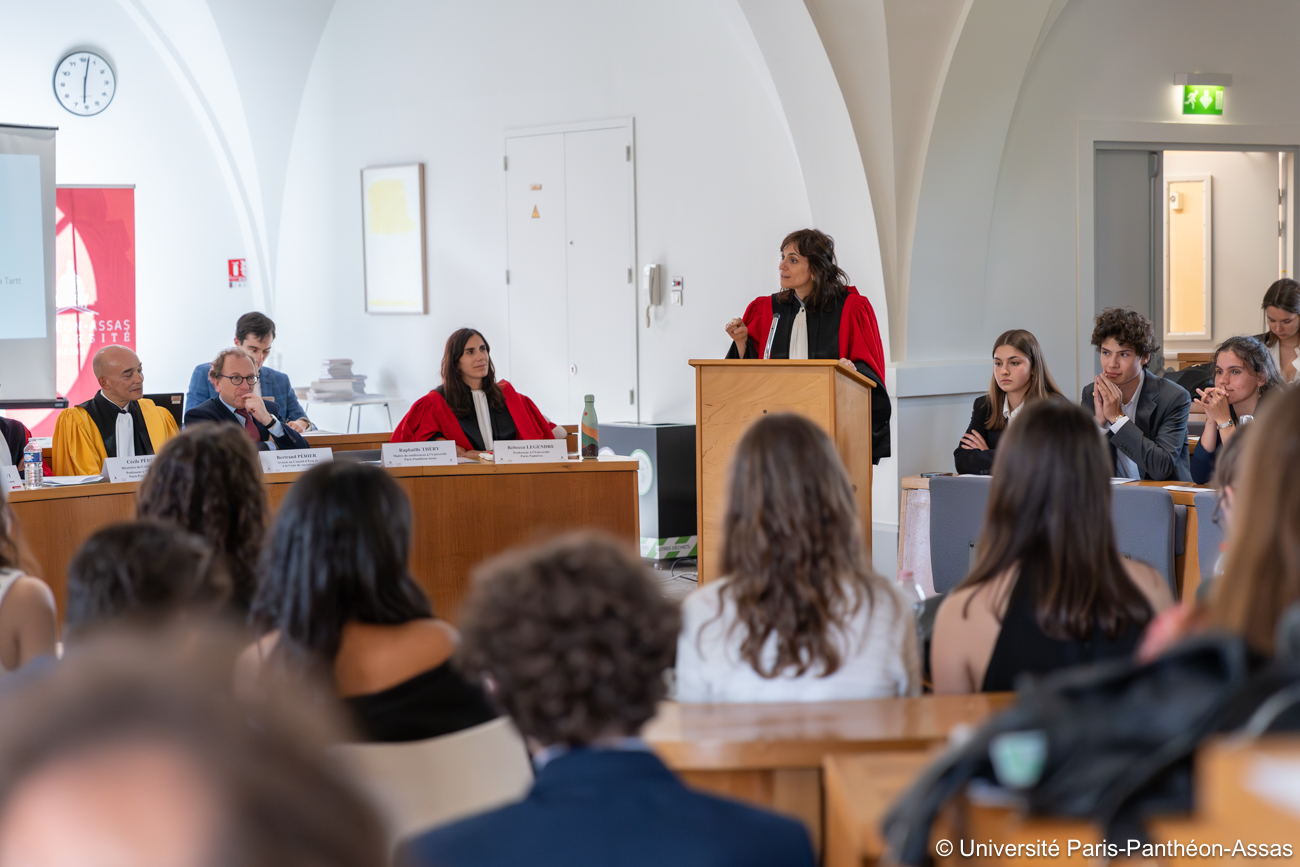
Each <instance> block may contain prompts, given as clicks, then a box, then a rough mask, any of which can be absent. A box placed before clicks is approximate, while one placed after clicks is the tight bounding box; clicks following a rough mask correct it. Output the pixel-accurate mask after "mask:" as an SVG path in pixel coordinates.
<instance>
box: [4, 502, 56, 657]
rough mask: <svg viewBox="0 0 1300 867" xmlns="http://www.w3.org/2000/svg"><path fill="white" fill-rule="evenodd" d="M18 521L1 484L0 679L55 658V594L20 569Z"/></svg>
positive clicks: (43, 583) (41, 582)
mask: <svg viewBox="0 0 1300 867" xmlns="http://www.w3.org/2000/svg"><path fill="white" fill-rule="evenodd" d="M19 556H20V555H19V543H18V530H17V522H16V521H15V520H14V514H13V512H11V511H10V510H9V490H8V488H7V487H6V486H4V485H0V677H3V676H4V675H5V674H7V673H9V672H11V671H15V670H17V669H19V668H22V667H23V666H24V665H26V664H27V663H29V662H31V661H32V660H33V659H35V658H36V657H38V656H50V657H53V656H54V655H55V652H56V649H57V646H58V641H59V620H58V615H57V614H56V613H55V610H54V594H53V593H51V592H50V588H49V587H47V586H46V584H45V582H44V581H42V580H41V579H39V578H33V577H32V576H31V575H27V574H24V573H23V571H22V569H20V568H19V564H20V559H19Z"/></svg>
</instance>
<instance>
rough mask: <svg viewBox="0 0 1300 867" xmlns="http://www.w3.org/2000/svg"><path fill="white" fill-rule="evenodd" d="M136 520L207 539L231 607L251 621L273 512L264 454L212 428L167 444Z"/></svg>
mask: <svg viewBox="0 0 1300 867" xmlns="http://www.w3.org/2000/svg"><path fill="white" fill-rule="evenodd" d="M136 514H137V515H138V516H139V517H141V518H156V519H158V520H162V521H170V522H171V523H174V524H177V525H178V526H180V527H181V529H184V530H188V531H190V532H191V533H196V534H198V535H200V536H202V537H203V538H205V539H207V540H208V544H210V545H211V546H212V548H213V550H214V551H215V552H216V553H217V555H218V556H219V557H220V558H221V559H222V560H223V562H224V565H225V568H226V571H227V572H228V573H229V574H230V580H231V584H232V593H231V597H230V604H231V607H233V608H234V609H235V610H236V611H237V612H238V613H240V614H247V613H248V607H249V605H250V604H251V603H252V601H253V593H254V591H256V589H257V574H258V573H257V569H258V559H259V558H260V557H261V554H262V542H263V540H264V539H265V538H266V517H267V506H266V488H265V487H264V486H263V485H262V469H261V466H260V465H259V463H258V460H257V452H256V450H255V449H254V447H253V444H252V442H251V441H250V440H249V439H248V436H247V435H246V434H245V433H244V431H243V430H242V429H240V428H239V426H237V425H233V424H230V425H225V424H213V423H206V422H205V423H202V424H195V425H190V426H189V427H186V428H185V430H183V431H182V432H181V433H180V434H178V435H177V436H175V437H172V439H170V440H168V442H167V444H166V445H165V446H163V448H162V451H160V452H158V457H156V458H155V459H154V462H153V464H152V465H151V466H150V467H149V472H148V474H147V475H146V476H145V477H144V481H143V482H141V483H140V490H139V492H138V493H137V494H136Z"/></svg>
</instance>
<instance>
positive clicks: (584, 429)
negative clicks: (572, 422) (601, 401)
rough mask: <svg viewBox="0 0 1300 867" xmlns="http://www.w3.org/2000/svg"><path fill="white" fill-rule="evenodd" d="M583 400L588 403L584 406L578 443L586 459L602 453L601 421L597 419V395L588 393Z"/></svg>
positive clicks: (583, 457)
mask: <svg viewBox="0 0 1300 867" xmlns="http://www.w3.org/2000/svg"><path fill="white" fill-rule="evenodd" d="M583 400H584V401H585V402H586V403H585V405H584V406H583V408H582V423H581V424H580V425H579V434H578V443H579V445H580V447H581V448H582V459H583V460H584V461H585V460H587V459H588V458H595V457H597V456H599V455H600V422H598V421H596V395H594V394H589V395H586V396H585V397H583Z"/></svg>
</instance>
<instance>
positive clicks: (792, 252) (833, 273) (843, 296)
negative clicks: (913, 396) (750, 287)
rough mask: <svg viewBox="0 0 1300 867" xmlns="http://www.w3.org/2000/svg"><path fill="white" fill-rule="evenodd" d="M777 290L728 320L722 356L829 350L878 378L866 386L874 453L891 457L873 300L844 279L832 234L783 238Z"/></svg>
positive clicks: (822, 354)
mask: <svg viewBox="0 0 1300 867" xmlns="http://www.w3.org/2000/svg"><path fill="white" fill-rule="evenodd" d="M777 271H778V272H779V274H780V277H781V291H780V292H777V293H776V294H774V295H763V296H760V297H758V298H755V299H754V300H753V301H752V302H750V305H749V307H748V308H746V310H745V315H744V317H743V318H740V319H733V320H731V321H730V322H728V323H727V336H728V337H730V338H731V340H732V346H731V349H730V350H729V351H728V352H727V358H755V359H757V358H763V359H776V358H781V359H786V358H830V359H839V362H840V364H842V365H844V366H845V367H847V368H849V369H851V370H856V371H857V372H858V373H860V374H862V375H863V376H865V377H867V378H868V379H870V380H871V381H872V382H874V383H875V384H876V387H875V388H873V389H872V390H871V428H872V430H871V461H872V463H878V462H879V461H880V459H881V458H887V457H889V453H890V450H889V417H890V406H889V395H888V394H887V393H886V392H885V376H884V372H885V352H884V349H883V348H881V345H880V329H879V328H878V327H877V325H876V312H875V310H873V309H872V308H871V302H870V301H868V300H867V299H866V298H864V297H863V296H861V295H859V294H858V290H857V289H855V288H854V287H852V286H849V285H848V275H847V274H845V273H844V272H843V271H841V270H840V267H839V265H837V264H836V262H835V241H834V240H833V239H832V238H831V236H830V235H827V234H826V233H825V232H819V231H817V230H816V229H800V230H799V231H797V232H791V233H790V234H789V235H786V237H785V240H784V241H782V242H781V264H780V266H779V267H778V268H777Z"/></svg>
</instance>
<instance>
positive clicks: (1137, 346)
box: [1092, 307, 1160, 366]
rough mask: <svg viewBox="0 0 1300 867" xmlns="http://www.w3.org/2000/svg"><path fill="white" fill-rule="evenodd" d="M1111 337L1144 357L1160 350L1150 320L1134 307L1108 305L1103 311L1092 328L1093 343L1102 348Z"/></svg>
mask: <svg viewBox="0 0 1300 867" xmlns="http://www.w3.org/2000/svg"><path fill="white" fill-rule="evenodd" d="M1109 337H1113V338H1115V342H1116V343H1118V344H1119V345H1120V346H1129V347H1132V349H1133V351H1134V352H1136V353H1137V354H1138V356H1139V357H1142V358H1146V357H1147V356H1149V355H1153V354H1155V353H1157V352H1159V351H1160V344H1159V343H1156V332H1155V329H1154V328H1152V327H1151V322H1150V320H1148V319H1147V318H1146V317H1145V316H1143V315H1142V314H1141V313H1138V312H1137V311H1136V310H1134V309H1133V308H1132V307H1107V308H1106V309H1105V310H1103V311H1101V315H1099V316H1098V317H1097V324H1096V326H1095V327H1094V328H1093V329H1092V345H1093V346H1095V347H1097V348H1098V349H1101V345H1102V344H1103V343H1105V342H1106V339H1107V338H1109ZM1143 366H1145V365H1143Z"/></svg>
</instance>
